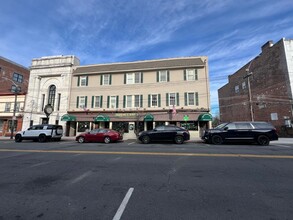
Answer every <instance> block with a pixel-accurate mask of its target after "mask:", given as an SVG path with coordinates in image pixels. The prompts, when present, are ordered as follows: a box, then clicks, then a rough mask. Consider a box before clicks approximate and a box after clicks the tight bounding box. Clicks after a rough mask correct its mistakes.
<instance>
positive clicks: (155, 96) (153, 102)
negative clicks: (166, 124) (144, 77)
mask: <svg viewBox="0 0 293 220" xmlns="http://www.w3.org/2000/svg"><path fill="white" fill-rule="evenodd" d="M151 107H158V94H152V95H151Z"/></svg>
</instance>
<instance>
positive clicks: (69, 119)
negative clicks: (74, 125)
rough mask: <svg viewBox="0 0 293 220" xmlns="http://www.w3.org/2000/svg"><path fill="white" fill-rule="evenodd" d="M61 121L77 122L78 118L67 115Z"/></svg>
mask: <svg viewBox="0 0 293 220" xmlns="http://www.w3.org/2000/svg"><path fill="white" fill-rule="evenodd" d="M61 121H76V116H74V115H69V114H66V115H63V116H62V117H61Z"/></svg>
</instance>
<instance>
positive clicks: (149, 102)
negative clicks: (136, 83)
mask: <svg viewBox="0 0 293 220" xmlns="http://www.w3.org/2000/svg"><path fill="white" fill-rule="evenodd" d="M148 107H151V95H148Z"/></svg>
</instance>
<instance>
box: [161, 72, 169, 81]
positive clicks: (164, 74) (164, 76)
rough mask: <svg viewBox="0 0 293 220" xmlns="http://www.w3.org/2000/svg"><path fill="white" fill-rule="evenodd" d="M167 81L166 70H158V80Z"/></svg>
mask: <svg viewBox="0 0 293 220" xmlns="http://www.w3.org/2000/svg"><path fill="white" fill-rule="evenodd" d="M167 81H168V71H167V70H161V71H159V82H167Z"/></svg>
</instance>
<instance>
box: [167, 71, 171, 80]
mask: <svg viewBox="0 0 293 220" xmlns="http://www.w3.org/2000/svg"><path fill="white" fill-rule="evenodd" d="M169 81H170V72H169V70H168V71H167V82H169Z"/></svg>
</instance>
